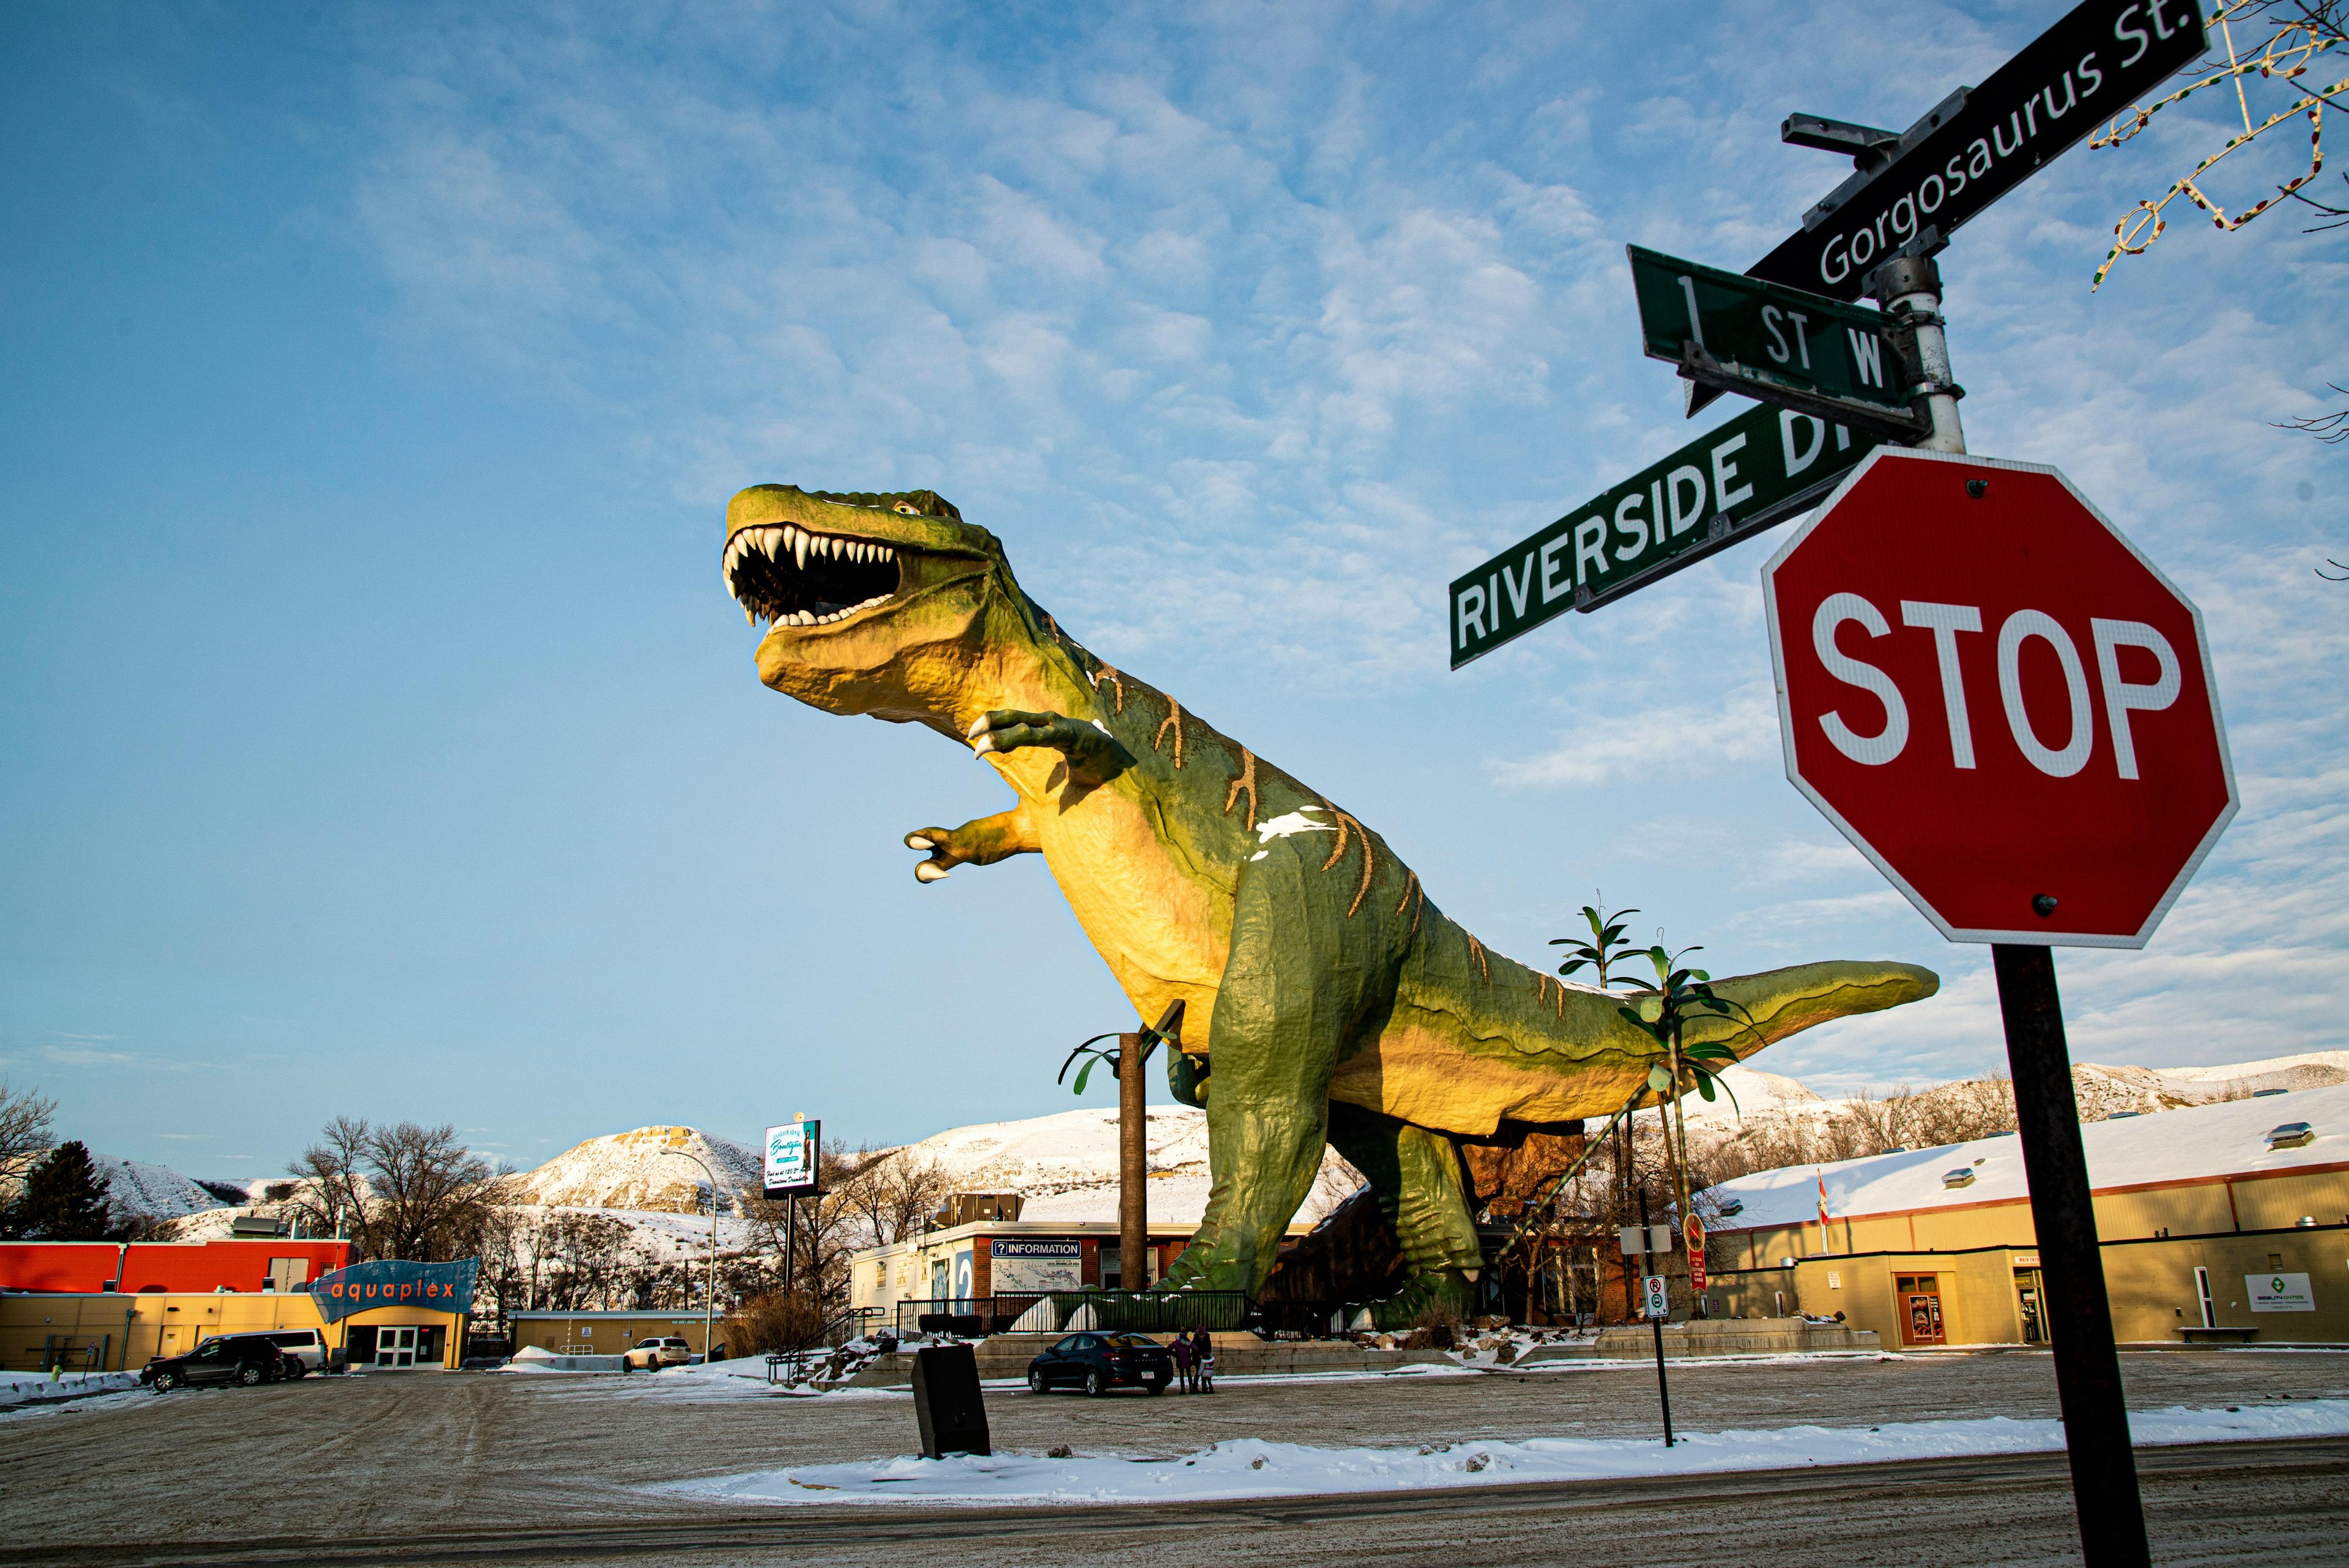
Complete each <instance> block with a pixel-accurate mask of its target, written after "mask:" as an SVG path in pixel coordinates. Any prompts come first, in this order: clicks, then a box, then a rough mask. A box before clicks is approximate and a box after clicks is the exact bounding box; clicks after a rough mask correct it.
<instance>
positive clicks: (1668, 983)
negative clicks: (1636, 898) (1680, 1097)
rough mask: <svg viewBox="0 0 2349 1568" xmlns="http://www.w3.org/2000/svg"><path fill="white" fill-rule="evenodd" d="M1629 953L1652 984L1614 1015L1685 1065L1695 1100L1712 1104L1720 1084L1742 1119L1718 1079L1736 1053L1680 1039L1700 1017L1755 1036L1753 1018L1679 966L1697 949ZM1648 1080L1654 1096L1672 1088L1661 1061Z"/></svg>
mask: <svg viewBox="0 0 2349 1568" xmlns="http://www.w3.org/2000/svg"><path fill="white" fill-rule="evenodd" d="M1625 913H1630V912H1629V911H1626V912H1625ZM1634 951H1635V952H1636V953H1637V955H1638V956H1640V957H1642V958H1645V959H1646V960H1647V961H1648V963H1649V965H1651V967H1653V969H1654V970H1655V972H1656V978H1655V983H1654V984H1653V985H1644V984H1643V985H1640V990H1641V992H1642V993H1643V995H1639V996H1638V997H1636V998H1635V999H1634V1005H1632V1006H1620V1007H1618V1008H1616V1009H1615V1010H1616V1012H1617V1013H1619V1014H1620V1015H1621V1016H1622V1017H1623V1019H1624V1020H1625V1021H1626V1022H1627V1023H1629V1024H1630V1026H1632V1027H1633V1028H1635V1029H1638V1030H1639V1031H1640V1033H1641V1034H1644V1035H1647V1036H1649V1037H1651V1038H1652V1039H1653V1040H1654V1041H1655V1042H1656V1044H1657V1045H1658V1046H1660V1047H1662V1048H1663V1051H1664V1053H1665V1055H1666V1057H1668V1058H1669V1057H1673V1056H1677V1057H1679V1058H1680V1059H1681V1060H1682V1061H1683V1062H1686V1063H1687V1064H1688V1066H1689V1068H1691V1070H1692V1071H1693V1072H1694V1074H1695V1075H1696V1091H1697V1093H1698V1094H1699V1095H1701V1096H1702V1097H1703V1098H1704V1099H1706V1100H1708V1101H1711V1100H1713V1099H1718V1098H1719V1096H1718V1095H1716V1094H1715V1093H1714V1086H1715V1085H1719V1087H1720V1091H1721V1093H1722V1094H1726V1095H1728V1096H1729V1103H1730V1104H1731V1105H1733V1106H1737V1111H1738V1114H1739V1115H1741V1116H1743V1115H1744V1113H1745V1108H1744V1106H1742V1105H1738V1104H1737V1093H1736V1091H1735V1090H1734V1089H1732V1088H1730V1087H1729V1082H1728V1080H1727V1079H1726V1078H1723V1077H1722V1076H1721V1075H1722V1069H1723V1068H1726V1067H1734V1066H1735V1065H1736V1064H1737V1053H1736V1052H1735V1051H1733V1050H1731V1049H1730V1048H1729V1047H1728V1046H1726V1045H1724V1044H1723V1043H1722V1042H1720V1041H1718V1040H1707V1041H1702V1042H1700V1043H1699V1044H1697V1045H1693V1046H1689V1045H1682V1043H1681V1036H1682V1031H1683V1030H1684V1029H1685V1028H1686V1027H1687V1026H1688V1025H1689V1024H1691V1023H1692V1022H1694V1021H1696V1020H1698V1019H1700V1018H1703V1017H1721V1018H1726V1019H1728V1020H1729V1021H1730V1022H1731V1023H1732V1024H1733V1025H1735V1026H1737V1028H1738V1029H1739V1030H1740V1031H1742V1032H1748V1033H1753V1034H1757V1035H1758V1034H1759V1033H1760V1032H1761V1031H1760V1030H1759V1029H1758V1028H1756V1027H1755V1026H1754V1015H1753V1014H1752V1013H1750V1012H1748V1011H1747V1010H1746V1008H1745V1007H1744V1005H1743V1004H1741V1003H1738V1002H1733V1001H1732V1000H1730V999H1729V998H1728V997H1726V996H1723V995H1718V994H1716V993H1715V992H1714V991H1713V976H1712V975H1710V974H1708V973H1706V972H1705V971H1704V970H1702V969H1699V968H1696V967H1694V966H1692V965H1682V962H1681V961H1682V959H1683V958H1686V957H1687V956H1688V955H1689V954H1692V953H1702V952H1703V951H1704V949H1703V947H1702V945H1699V946H1694V947H1683V948H1682V949H1681V950H1680V951H1679V952H1678V953H1671V952H1668V951H1667V950H1666V949H1665V948H1664V947H1663V946H1662V944H1658V945H1656V946H1654V947H1649V948H1642V949H1636V950H1634ZM1620 956H1624V957H1629V956H1631V954H1621V955H1620ZM1658 1073H1662V1074H1663V1075H1664V1077H1665V1081H1664V1082H1663V1083H1661V1084H1657V1083H1655V1082H1654V1078H1655V1075H1656V1074H1658ZM1649 1078H1650V1084H1651V1087H1652V1088H1654V1089H1655V1090H1656V1092H1657V1093H1658V1094H1659V1095H1661V1094H1662V1093H1664V1092H1665V1091H1666V1090H1667V1089H1669V1088H1671V1087H1672V1085H1671V1072H1670V1069H1669V1068H1666V1067H1665V1066H1664V1065H1663V1063H1661V1062H1659V1063H1657V1064H1656V1065H1655V1066H1654V1067H1653V1068H1650V1069H1649Z"/></svg>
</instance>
